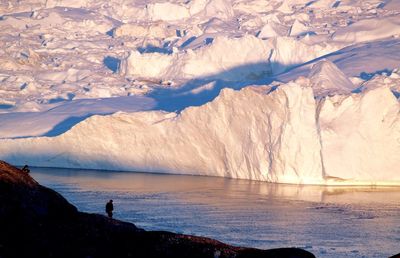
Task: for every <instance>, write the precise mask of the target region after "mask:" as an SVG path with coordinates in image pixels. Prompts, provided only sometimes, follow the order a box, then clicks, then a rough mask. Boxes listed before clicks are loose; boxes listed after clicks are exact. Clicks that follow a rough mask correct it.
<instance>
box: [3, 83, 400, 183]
mask: <svg viewBox="0 0 400 258" xmlns="http://www.w3.org/2000/svg"><path fill="white" fill-rule="evenodd" d="M312 85H313V84H312V81H311V80H309V79H307V78H299V79H298V80H296V81H294V82H290V83H288V84H286V85H282V86H280V87H278V88H277V89H275V90H273V89H271V88H270V87H267V86H264V87H246V88H244V89H242V90H240V91H234V90H231V89H224V90H223V91H222V92H221V94H220V95H219V96H218V97H217V98H216V99H215V100H214V101H212V102H209V103H207V104H205V105H203V106H200V107H190V108H187V109H185V110H184V111H182V112H181V113H180V114H176V113H166V112H160V111H148V112H136V113H116V114H114V115H111V116H92V117H91V118H89V119H87V120H85V121H83V122H81V123H79V124H78V125H76V126H75V127H73V128H72V129H71V130H70V131H68V132H66V133H64V134H62V135H60V136H57V137H49V138H48V137H41V138H26V139H14V140H11V139H3V140H0V158H1V159H6V160H7V161H9V162H11V163H15V164H23V163H28V164H31V165H33V166H59V167H72V168H94V169H110V170H129V171H130V170H133V171H150V172H166V173H178V174H195V175H212V176H224V177H233V178H244V179H253V180H265V181H270V182H280V183H301V184H347V185H348V184H400V173H399V170H398V162H399V160H400V156H399V153H400V105H399V102H398V100H397V99H396V98H395V96H394V95H393V94H392V92H391V91H390V89H389V87H387V86H384V85H383V86H382V85H378V84H376V85H375V84H374V85H372V86H369V87H368V88H367V89H366V90H365V91H364V92H362V93H359V94H350V95H336V96H333V97H327V98H324V99H322V100H321V101H316V100H315V98H314V95H313V90H312V87H311V86H312Z"/></svg>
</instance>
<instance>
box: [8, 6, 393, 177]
mask: <svg viewBox="0 0 400 258" xmlns="http://www.w3.org/2000/svg"><path fill="white" fill-rule="evenodd" d="M399 20H400V4H399V3H398V1H394V0H392V1H389V0H367V1H361V0H344V1H331V0H316V1H303V0H272V1H266V0H252V1H247V0H246V1H245V0H192V1H180V0H174V1H167V2H165V1H141V0H138V1H130V2H126V1H122V0H112V1H98V0H96V1H94V0H85V1H78V0H58V1H49V0H46V1H45V0H28V1H16V0H9V1H2V2H1V3H0V46H1V47H0V158H1V159H6V160H7V161H9V162H12V163H15V164H24V163H28V164H31V165H36V166H50V167H57V166H59V167H74V168H96V169H113V170H127V171H136V170H140V171H148V172H166V173H179V174H196V175H215V176H224V177H234V178H244V179H254V180H265V181H271V182H282V183H300V184H400V173H399V170H398V168H397V164H398V163H399V162H400V104H399V99H398V98H399V96H400V70H399V68H400V23H399Z"/></svg>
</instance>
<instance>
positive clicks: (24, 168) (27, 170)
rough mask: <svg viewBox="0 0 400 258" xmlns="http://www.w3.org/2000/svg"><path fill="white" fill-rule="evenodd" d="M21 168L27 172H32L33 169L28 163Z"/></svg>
mask: <svg viewBox="0 0 400 258" xmlns="http://www.w3.org/2000/svg"><path fill="white" fill-rule="evenodd" d="M21 170H22V171H24V172H25V173H29V172H31V170H30V169H29V167H28V165H25V166H24V167H23V168H22V169H21Z"/></svg>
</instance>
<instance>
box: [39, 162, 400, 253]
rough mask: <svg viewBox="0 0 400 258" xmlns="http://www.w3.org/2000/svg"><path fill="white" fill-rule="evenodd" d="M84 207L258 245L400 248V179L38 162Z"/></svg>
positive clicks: (47, 178) (150, 226) (42, 173)
mask: <svg viewBox="0 0 400 258" xmlns="http://www.w3.org/2000/svg"><path fill="white" fill-rule="evenodd" d="M31 173H32V176H33V177H34V178H35V179H36V180H37V181H39V183H41V184H43V185H45V186H48V187H50V188H52V189H54V190H56V191H58V192H59V193H61V194H62V195H63V196H64V197H66V198H67V199H68V200H69V201H70V202H72V203H73V204H74V205H76V206H77V207H78V208H79V210H81V211H85V212H92V213H104V206H105V203H106V202H107V201H108V200H109V199H113V200H114V206H115V213H114V216H115V218H117V219H121V220H126V221H130V222H133V223H135V224H136V225H137V226H139V227H142V228H144V229H146V230H168V231H173V232H178V233H185V234H193V235H200V236H207V237H212V238H215V239H218V240H220V241H223V242H226V243H229V244H233V245H242V246H251V247H257V248H277V247H300V248H304V249H306V250H308V251H311V252H313V253H314V254H315V255H316V256H317V257H388V256H390V255H393V254H396V253H399V252H400V188H399V187H384V188H376V187H375V188H372V187H357V188H349V187H320V186H297V185H282V184H269V183H265V182H256V181H248V180H235V179H226V178H218V177H200V176H184V175H163V174H149V173H132V172H110V171H95V170H76V169H75V170H72V169H50V168H32V172H31Z"/></svg>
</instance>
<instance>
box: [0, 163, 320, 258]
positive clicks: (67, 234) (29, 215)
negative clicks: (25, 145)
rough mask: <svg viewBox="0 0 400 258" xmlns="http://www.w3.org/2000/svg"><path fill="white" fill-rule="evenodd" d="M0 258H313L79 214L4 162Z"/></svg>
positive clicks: (0, 174)
mask: <svg viewBox="0 0 400 258" xmlns="http://www.w3.org/2000/svg"><path fill="white" fill-rule="evenodd" d="M0 203H1V205H0V228H1V230H0V258H7V257H238V258H239V257H283V258H284V257H291V258H295V257H299V258H301V257H304V258H306V257H307V258H308V257H314V255H312V254H311V253H309V252H307V251H304V250H301V249H296V248H282V249H272V250H258V249H252V248H242V247H234V246H230V245H226V244H224V243H221V242H218V241H216V240H213V239H209V238H204V237H195V236H189V235H181V234H174V233H170V232H162V231H145V230H143V229H140V228H137V227H136V226H135V225H133V224H131V223H126V222H122V221H119V220H113V219H108V218H107V217H105V216H102V215H98V214H88V213H83V212H79V211H78V210H77V209H76V207H75V206H73V205H71V204H70V203H68V201H67V200H65V199H64V198H63V197H62V196H61V195H60V194H58V193H57V192H55V191H53V190H51V189H48V188H46V187H43V186H41V185H39V184H38V183H37V182H36V181H35V180H34V179H32V177H30V176H29V174H27V173H25V172H22V171H21V170H20V169H17V168H15V167H13V166H11V165H9V164H7V163H5V162H3V161H0Z"/></svg>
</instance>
